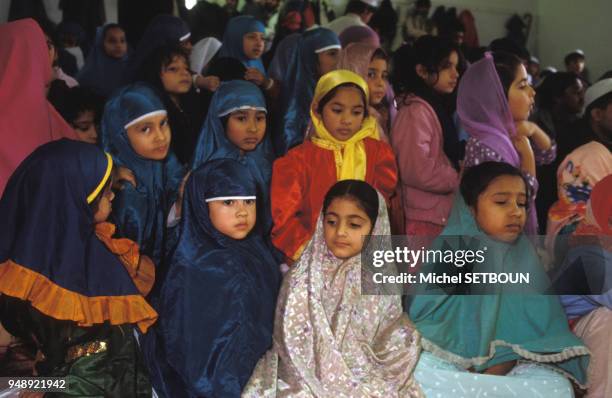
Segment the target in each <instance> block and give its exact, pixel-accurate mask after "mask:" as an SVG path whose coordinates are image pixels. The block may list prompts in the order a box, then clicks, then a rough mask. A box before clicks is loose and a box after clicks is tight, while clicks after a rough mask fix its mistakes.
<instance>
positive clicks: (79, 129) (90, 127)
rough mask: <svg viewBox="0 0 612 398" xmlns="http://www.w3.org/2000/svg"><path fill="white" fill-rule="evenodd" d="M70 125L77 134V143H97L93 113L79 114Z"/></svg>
mask: <svg viewBox="0 0 612 398" xmlns="http://www.w3.org/2000/svg"><path fill="white" fill-rule="evenodd" d="M71 124H72V127H74V131H75V132H76V133H77V137H78V138H79V141H83V142H89V143H90V144H97V143H98V130H97V129H96V121H95V117H94V112H93V111H85V112H81V113H79V114H78V116H77V117H76V119H74V120H73V121H72V123H71Z"/></svg>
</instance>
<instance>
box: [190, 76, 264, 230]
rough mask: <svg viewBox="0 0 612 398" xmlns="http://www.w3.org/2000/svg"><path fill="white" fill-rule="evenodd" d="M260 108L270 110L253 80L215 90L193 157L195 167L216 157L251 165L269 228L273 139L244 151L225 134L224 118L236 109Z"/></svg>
mask: <svg viewBox="0 0 612 398" xmlns="http://www.w3.org/2000/svg"><path fill="white" fill-rule="evenodd" d="M248 108H251V109H252V108H256V109H259V110H263V111H265V110H266V100H265V98H264V96H263V94H262V93H261V90H260V89H259V88H258V87H257V86H256V85H254V84H253V83H250V82H247V81H244V80H232V81H229V82H224V83H222V84H221V86H220V87H219V88H218V89H217V91H216V92H215V95H214V96H213V98H212V101H211V103H210V106H209V108H208V114H207V116H206V120H205V121H204V126H203V127H202V131H201V132H200V136H199V138H198V144H197V146H196V149H195V153H194V157H193V166H192V168H193V169H196V168H198V167H199V166H200V165H201V164H203V163H205V162H207V161H209V160H212V159H224V158H227V159H234V160H237V161H239V162H240V163H242V164H244V165H245V166H247V167H248V168H249V170H250V171H251V173H252V174H253V176H254V177H255V180H256V181H257V186H258V193H259V194H260V195H258V198H260V199H261V200H260V202H261V203H260V204H261V206H260V208H261V209H262V211H263V213H262V214H261V217H264V219H260V224H261V225H262V226H263V227H264V228H265V230H266V231H269V230H270V228H271V227H272V216H271V214H270V180H271V179H272V161H273V155H272V153H271V151H270V150H269V138H268V137H267V135H266V136H264V139H263V140H262V142H261V143H260V144H259V145H258V146H257V148H255V150H254V151H251V152H246V153H245V154H244V155H242V154H241V153H240V149H239V148H238V147H237V146H236V145H234V144H232V143H231V142H230V141H229V140H228V139H227V135H226V134H225V127H224V125H223V121H222V120H221V119H222V118H223V117H227V116H229V115H230V113H232V112H233V111H235V110H238V109H248Z"/></svg>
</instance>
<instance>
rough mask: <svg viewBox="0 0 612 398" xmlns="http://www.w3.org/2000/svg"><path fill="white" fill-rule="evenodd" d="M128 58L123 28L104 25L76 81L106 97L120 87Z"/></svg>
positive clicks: (114, 25)
mask: <svg viewBox="0 0 612 398" xmlns="http://www.w3.org/2000/svg"><path fill="white" fill-rule="evenodd" d="M128 57H129V54H128V46H127V41H126V40H125V32H124V31H123V28H121V26H119V25H117V24H114V23H109V24H106V25H104V26H102V27H100V28H98V31H97V33H96V40H95V43H94V46H93V48H92V49H91V50H90V52H89V55H88V56H87V61H85V66H84V67H83V69H81V71H80V72H79V74H78V75H77V80H78V81H79V84H81V85H82V86H86V87H90V88H91V89H93V90H94V91H95V92H96V93H97V94H99V95H103V96H104V97H108V96H110V95H111V94H112V93H113V91H115V90H116V89H118V88H119V87H120V86H121V82H122V78H123V73H124V71H125V68H126V66H127V62H128Z"/></svg>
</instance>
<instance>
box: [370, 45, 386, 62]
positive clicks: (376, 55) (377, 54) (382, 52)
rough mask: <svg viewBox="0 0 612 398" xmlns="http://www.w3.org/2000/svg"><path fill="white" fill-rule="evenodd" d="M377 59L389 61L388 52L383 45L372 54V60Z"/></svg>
mask: <svg viewBox="0 0 612 398" xmlns="http://www.w3.org/2000/svg"><path fill="white" fill-rule="evenodd" d="M375 59H382V60H383V61H387V62H389V55H387V52H386V51H385V50H383V49H382V47H378V48H377V49H376V50H374V54H372V58H370V61H374V60H375Z"/></svg>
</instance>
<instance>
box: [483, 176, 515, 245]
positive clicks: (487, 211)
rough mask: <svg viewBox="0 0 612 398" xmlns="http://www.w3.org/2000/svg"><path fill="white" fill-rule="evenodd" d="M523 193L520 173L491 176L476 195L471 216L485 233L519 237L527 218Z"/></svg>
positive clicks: (508, 239) (501, 238) (505, 238)
mask: <svg viewBox="0 0 612 398" xmlns="http://www.w3.org/2000/svg"><path fill="white" fill-rule="evenodd" d="M526 205H527V193H526V188H525V182H524V181H523V179H522V178H521V177H518V176H510V175H502V176H499V177H497V178H495V179H494V180H493V181H491V183H490V184H489V186H488V187H487V189H485V190H484V191H483V192H482V193H481V194H480V195H479V196H478V202H477V204H476V208H475V209H474V208H472V213H473V214H474V218H475V219H476V222H477V223H478V226H479V227H480V229H482V230H483V231H484V232H485V233H486V234H487V235H489V236H491V237H492V238H494V239H497V240H499V241H502V242H508V243H512V242H514V241H515V240H516V238H518V237H519V235H520V234H521V231H523V227H524V226H525V220H526V218H527V209H526Z"/></svg>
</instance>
